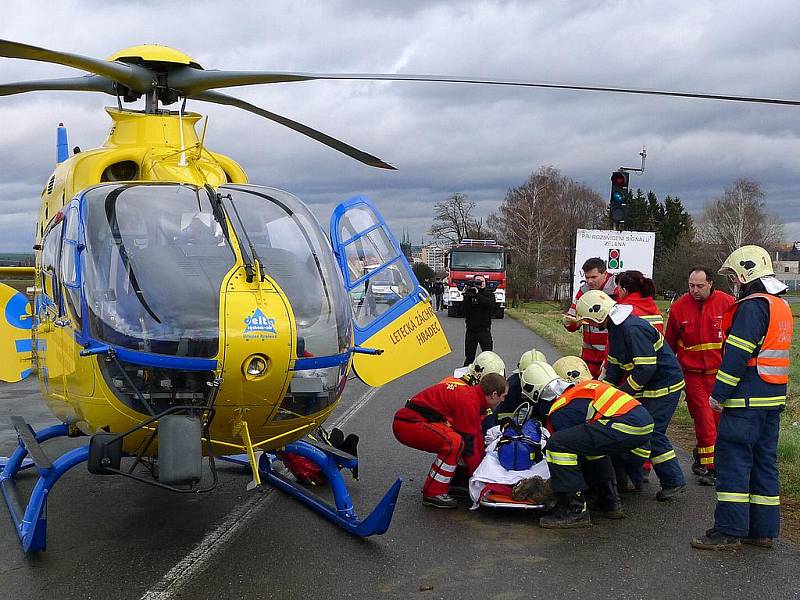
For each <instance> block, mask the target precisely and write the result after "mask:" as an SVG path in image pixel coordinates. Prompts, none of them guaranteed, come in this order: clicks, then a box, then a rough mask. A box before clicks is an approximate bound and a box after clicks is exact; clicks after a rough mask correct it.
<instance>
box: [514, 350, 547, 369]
mask: <svg viewBox="0 0 800 600" xmlns="http://www.w3.org/2000/svg"><path fill="white" fill-rule="evenodd" d="M532 362H547V357H546V356H545V355H544V353H542V352H539V351H538V350H537V349H536V348H531V349H530V350H528V351H527V352H524V353H523V354H522V356H520V357H519V362H518V363H517V368H518V369H519V372H520V373H522V372H523V371H524V370H525V369H527V368H528V367H529V366H530V364H531V363H532Z"/></svg>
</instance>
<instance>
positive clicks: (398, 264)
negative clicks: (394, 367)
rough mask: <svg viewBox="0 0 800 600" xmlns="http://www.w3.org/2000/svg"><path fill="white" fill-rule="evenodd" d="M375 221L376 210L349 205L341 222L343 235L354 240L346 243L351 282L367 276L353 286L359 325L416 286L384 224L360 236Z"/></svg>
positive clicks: (343, 237) (381, 312) (366, 323)
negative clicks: (373, 214) (370, 210)
mask: <svg viewBox="0 0 800 600" xmlns="http://www.w3.org/2000/svg"><path fill="white" fill-rule="evenodd" d="M360 213H363V216H362V215H361V214H360ZM373 223H374V218H373V217H372V213H370V212H368V211H366V210H363V209H358V208H356V209H349V210H348V211H347V213H346V214H345V217H344V218H343V219H342V220H341V222H340V225H339V236H340V239H343V240H351V241H348V242H347V243H346V245H345V255H346V258H347V270H348V276H349V278H350V283H351V284H352V283H354V282H356V281H358V280H359V279H362V278H363V281H362V282H361V283H360V284H359V285H357V286H356V287H355V288H353V289H351V290H350V299H351V301H352V303H353V312H354V315H355V320H356V323H357V324H358V326H359V327H366V326H368V325H369V324H370V323H371V322H372V321H374V320H375V319H376V318H377V317H379V316H380V315H382V314H383V313H385V312H386V311H387V310H389V309H390V308H391V307H392V306H393V305H394V304H395V303H397V302H399V301H400V300H402V299H403V298H405V297H406V296H407V295H408V294H410V293H412V292H413V290H414V287H415V286H414V278H413V277H412V276H411V274H410V273H409V272H408V269H407V268H406V266H405V264H404V263H403V261H402V260H400V253H399V252H398V251H397V249H396V248H395V247H394V245H393V244H392V242H391V240H390V239H389V237H388V236H387V235H386V232H385V231H384V230H383V228H381V227H378V228H375V229H372V230H371V231H369V232H368V233H366V234H365V235H360V236H359V235H358V234H357V233H356V232H359V231H362V232H363V231H364V230H365V229H368V228H369V227H371V226H372V224H373ZM351 238H352V239H351ZM387 263H388V264H387Z"/></svg>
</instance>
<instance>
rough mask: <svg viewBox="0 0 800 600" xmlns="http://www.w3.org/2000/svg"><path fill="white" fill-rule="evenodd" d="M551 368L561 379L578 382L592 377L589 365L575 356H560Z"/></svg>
mask: <svg viewBox="0 0 800 600" xmlns="http://www.w3.org/2000/svg"><path fill="white" fill-rule="evenodd" d="M553 370H554V371H555V372H556V373H558V376H559V377H560V378H561V379H566V380H567V381H571V382H573V383H579V382H581V381H586V380H588V379H591V378H592V374H591V373H590V372H589V367H588V366H587V365H586V363H585V362H584V361H583V359H581V358H579V357H577V356H562V357H561V358H559V359H558V360H557V361H556V362H554V363H553Z"/></svg>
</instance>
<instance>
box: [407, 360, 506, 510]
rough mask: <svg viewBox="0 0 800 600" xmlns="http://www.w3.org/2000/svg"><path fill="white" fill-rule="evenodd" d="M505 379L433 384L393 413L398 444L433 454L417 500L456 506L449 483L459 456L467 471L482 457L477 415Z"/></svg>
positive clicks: (495, 400)
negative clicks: (475, 383)
mask: <svg viewBox="0 0 800 600" xmlns="http://www.w3.org/2000/svg"><path fill="white" fill-rule="evenodd" d="M507 391H508V384H507V383H506V379H505V377H503V376H502V375H500V374H498V373H488V374H486V375H483V376H482V377H481V380H480V382H479V383H478V384H477V385H472V386H469V385H464V384H463V383H462V384H458V383H455V382H441V383H437V384H435V385H433V386H431V387H429V388H427V389H424V390H422V391H421V392H419V393H418V394H416V395H415V396H414V397H412V398H411V399H410V400H409V401H408V402H406V405H405V406H404V407H402V408H401V409H399V410H398V411H397V412H396V413H395V415H394V421H393V423H392V431H393V432H394V436H395V437H396V438H397V441H399V442H400V443H401V444H404V445H406V446H409V447H411V448H416V449H417V450H423V451H425V452H433V453H435V454H436V460H435V461H433V465H431V469H430V472H429V473H428V476H427V478H426V479H425V484H424V485H423V486H422V503H423V504H425V505H426V506H433V507H436V508H455V507H456V506H458V503H457V502H456V500H455V498H453V497H452V496H451V495H450V494H449V491H450V482H451V481H452V479H453V476H454V475H455V473H456V468H457V467H458V464H459V461H461V460H462V459H463V461H464V463H465V466H466V475H467V476H470V475H472V473H473V472H474V471H475V469H476V468H477V467H478V465H479V464H480V463H481V460H483V455H484V445H483V432H482V430H481V420H482V419H483V416H484V415H485V414H486V410H487V409H490V408H495V407H496V406H497V405H498V404H500V402H502V401H503V400H504V399H505V397H506V392H507Z"/></svg>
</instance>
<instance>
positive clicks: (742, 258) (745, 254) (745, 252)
mask: <svg viewBox="0 0 800 600" xmlns="http://www.w3.org/2000/svg"><path fill="white" fill-rule="evenodd" d="M719 273H720V275H727V276H728V277H730V278H731V279H735V280H736V281H737V282H738V283H750V282H751V281H755V280H756V279H759V278H760V277H768V276H770V275H775V269H773V268H772V259H771V258H770V257H769V253H768V252H767V251H766V250H764V249H763V248H762V247H761V246H742V247H741V248H737V249H736V250H734V251H733V252H731V254H730V256H728V258H726V259H725V262H724V263H722V267H721V268H720V270H719Z"/></svg>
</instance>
